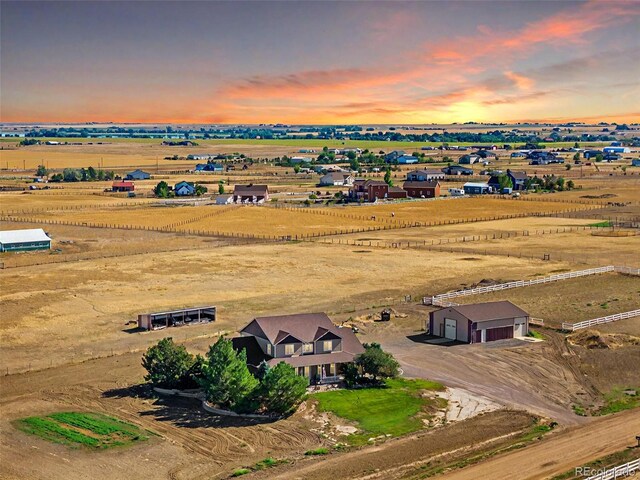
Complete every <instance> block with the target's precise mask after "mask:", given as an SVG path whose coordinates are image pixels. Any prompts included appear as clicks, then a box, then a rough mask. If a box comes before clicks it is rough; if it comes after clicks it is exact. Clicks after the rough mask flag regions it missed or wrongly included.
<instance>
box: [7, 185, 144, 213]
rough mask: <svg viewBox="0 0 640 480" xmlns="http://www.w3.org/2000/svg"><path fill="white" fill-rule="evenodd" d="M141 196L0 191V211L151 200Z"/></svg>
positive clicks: (106, 205) (107, 205)
mask: <svg viewBox="0 0 640 480" xmlns="http://www.w3.org/2000/svg"><path fill="white" fill-rule="evenodd" d="M49 192H51V193H49ZM153 201H154V199H145V198H142V197H139V198H135V199H131V198H127V197H126V196H124V195H123V196H110V195H94V194H93V193H86V192H84V193H83V192H75V191H68V190H65V191H60V192H54V191H51V190H49V191H47V193H45V192H3V193H0V211H2V212H7V211H11V210H13V211H15V210H34V209H52V210H55V209H64V208H82V207H91V208H93V207H97V206H105V207H109V206H113V205H121V204H127V205H139V204H142V203H149V202H153Z"/></svg>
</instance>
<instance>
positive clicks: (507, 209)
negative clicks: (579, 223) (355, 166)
mask: <svg viewBox="0 0 640 480" xmlns="http://www.w3.org/2000/svg"><path fill="white" fill-rule="evenodd" d="M588 208H591V207H590V206H588V205H579V204H568V203H561V202H547V201H544V200H542V199H541V200H535V201H523V200H511V199H499V198H489V197H480V198H456V199H450V200H430V201H414V202H402V203H395V204H391V203H390V204H382V205H366V204H365V205H363V206H359V207H349V209H350V210H353V212H354V213H357V214H358V215H379V216H381V217H384V218H389V217H391V214H392V213H393V214H394V215H395V216H394V217H393V218H394V219H395V220H398V221H402V222H406V223H414V222H421V223H429V222H438V221H446V220H466V219H475V218H492V217H496V216H501V215H516V214H530V213H552V212H566V211H572V210H576V209H577V210H583V209H584V210H586V209H588Z"/></svg>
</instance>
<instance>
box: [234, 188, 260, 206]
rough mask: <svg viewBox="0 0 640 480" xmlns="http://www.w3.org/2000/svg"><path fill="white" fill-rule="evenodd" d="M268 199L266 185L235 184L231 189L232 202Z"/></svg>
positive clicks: (257, 201)
mask: <svg viewBox="0 0 640 480" xmlns="http://www.w3.org/2000/svg"><path fill="white" fill-rule="evenodd" d="M268 201H269V187H268V186H267V185H253V184H249V185H236V186H235V188H234V189H233V202H234V203H263V202H268Z"/></svg>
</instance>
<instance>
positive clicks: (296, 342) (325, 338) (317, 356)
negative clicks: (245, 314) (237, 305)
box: [232, 313, 364, 383]
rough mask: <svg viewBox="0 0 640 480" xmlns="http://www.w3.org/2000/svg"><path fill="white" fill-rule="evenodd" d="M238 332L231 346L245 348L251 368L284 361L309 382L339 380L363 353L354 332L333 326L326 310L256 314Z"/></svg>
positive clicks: (238, 348) (239, 349)
mask: <svg viewBox="0 0 640 480" xmlns="http://www.w3.org/2000/svg"><path fill="white" fill-rule="evenodd" d="M240 334H241V336H240V337H236V338H234V339H232V341H233V346H234V348H235V349H236V350H238V351H241V350H243V349H244V350H246V352H247V363H248V365H249V367H250V369H251V370H254V371H255V369H257V368H258V366H259V365H260V363H261V362H262V361H266V362H267V363H268V364H269V365H271V366H274V365H277V364H278V363H280V362H286V363H288V364H289V365H291V366H292V367H294V368H295V369H296V371H297V372H298V375H302V376H305V377H307V378H308V379H309V381H310V383H330V382H335V381H338V380H339V378H340V374H341V371H342V366H343V365H344V364H345V363H351V362H353V360H354V358H355V356H356V355H358V354H360V353H362V352H364V347H363V346H362V344H361V343H360V341H359V340H358V338H357V337H356V336H355V334H354V333H353V331H352V330H351V329H350V328H341V327H338V326H337V325H334V323H333V322H332V321H331V319H330V318H329V317H328V316H327V314H326V313H298V314H293V315H279V316H275V317H256V318H254V319H253V320H252V321H251V322H250V323H249V324H248V325H247V326H246V327H244V328H243V329H242V330H240Z"/></svg>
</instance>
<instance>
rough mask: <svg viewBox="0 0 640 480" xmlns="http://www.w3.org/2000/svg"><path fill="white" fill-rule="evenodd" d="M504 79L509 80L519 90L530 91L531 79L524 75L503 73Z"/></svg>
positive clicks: (510, 72)
mask: <svg viewBox="0 0 640 480" xmlns="http://www.w3.org/2000/svg"><path fill="white" fill-rule="evenodd" d="M504 75H505V77H507V78H508V79H509V80H511V81H512V82H513V83H515V84H516V86H517V87H518V88H519V89H520V90H530V89H531V87H533V84H534V81H533V79H531V78H527V77H525V76H524V75H520V74H518V73H515V72H512V71H506V72H504Z"/></svg>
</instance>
